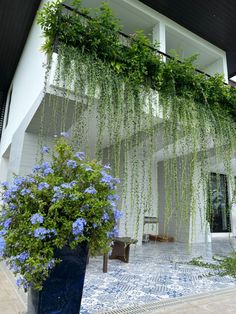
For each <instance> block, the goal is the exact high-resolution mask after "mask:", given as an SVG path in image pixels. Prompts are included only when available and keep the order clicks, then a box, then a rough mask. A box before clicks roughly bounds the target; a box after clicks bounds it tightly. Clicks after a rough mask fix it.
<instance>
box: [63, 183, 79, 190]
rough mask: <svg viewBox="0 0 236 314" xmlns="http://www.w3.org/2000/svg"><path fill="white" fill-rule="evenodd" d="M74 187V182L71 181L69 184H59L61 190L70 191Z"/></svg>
mask: <svg viewBox="0 0 236 314" xmlns="http://www.w3.org/2000/svg"><path fill="white" fill-rule="evenodd" d="M75 185H76V181H71V182H69V183H62V184H61V187H62V188H63V189H71V188H72V187H73V186H75Z"/></svg>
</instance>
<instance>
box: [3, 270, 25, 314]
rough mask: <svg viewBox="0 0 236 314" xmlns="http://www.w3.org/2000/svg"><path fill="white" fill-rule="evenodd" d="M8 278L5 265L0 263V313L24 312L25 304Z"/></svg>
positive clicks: (13, 313)
mask: <svg viewBox="0 0 236 314" xmlns="http://www.w3.org/2000/svg"><path fill="white" fill-rule="evenodd" d="M10 278H11V277H9V276H7V275H6V270H5V267H4V266H3V265H2V264H0V313H1V314H25V313H26V305H25V304H24V301H23V300H22V298H21V297H20V294H19V291H17V289H16V288H15V287H14V284H13V283H12V282H11V279H10Z"/></svg>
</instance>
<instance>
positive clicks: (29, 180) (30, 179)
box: [26, 177, 35, 183]
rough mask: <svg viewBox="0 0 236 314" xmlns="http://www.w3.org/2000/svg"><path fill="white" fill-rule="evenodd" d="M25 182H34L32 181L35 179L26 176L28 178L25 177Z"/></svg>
mask: <svg viewBox="0 0 236 314" xmlns="http://www.w3.org/2000/svg"><path fill="white" fill-rule="evenodd" d="M26 182H28V183H34V182H35V179H34V178H32V177H28V178H27V179H26Z"/></svg>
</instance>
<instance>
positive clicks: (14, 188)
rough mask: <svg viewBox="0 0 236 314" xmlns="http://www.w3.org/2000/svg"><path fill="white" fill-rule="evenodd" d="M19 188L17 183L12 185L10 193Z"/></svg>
mask: <svg viewBox="0 0 236 314" xmlns="http://www.w3.org/2000/svg"><path fill="white" fill-rule="evenodd" d="M18 190H19V187H18V186H17V185H13V186H12V187H11V188H10V190H9V191H10V192H11V193H15V192H17V191H18Z"/></svg>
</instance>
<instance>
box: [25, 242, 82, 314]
mask: <svg viewBox="0 0 236 314" xmlns="http://www.w3.org/2000/svg"><path fill="white" fill-rule="evenodd" d="M55 257H56V258H60V259H61V260H62V262H61V263H59V264H57V265H56V266H55V267H54V268H53V269H52V271H51V273H50V276H49V278H48V279H47V280H46V281H45V282H44V284H43V289H42V290H41V291H34V290H32V289H31V290H30V291H29V295H28V312H27V313H28V314H78V313H79V312H80V304H81V299H82V293H83V286H84V277H85V270H86V262H87V257H88V245H87V244H82V245H80V246H79V247H78V248H76V249H75V250H71V249H70V248H69V247H65V248H63V249H62V250H58V251H56V252H55Z"/></svg>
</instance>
